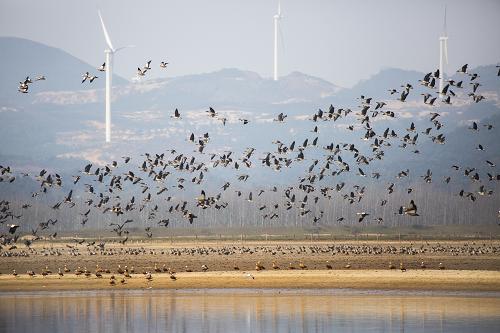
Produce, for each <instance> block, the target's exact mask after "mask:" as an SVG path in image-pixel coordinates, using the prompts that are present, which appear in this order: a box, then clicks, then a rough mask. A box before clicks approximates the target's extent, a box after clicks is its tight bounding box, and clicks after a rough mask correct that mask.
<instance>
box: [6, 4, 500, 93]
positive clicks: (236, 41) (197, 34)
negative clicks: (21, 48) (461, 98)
mask: <svg viewBox="0 0 500 333" xmlns="http://www.w3.org/2000/svg"><path fill="white" fill-rule="evenodd" d="M281 2H282V3H281V7H282V14H283V16H284V17H283V19H282V21H281V30H282V34H281V36H282V39H280V48H279V51H280V55H279V59H280V60H279V61H280V75H286V74H288V73H290V72H292V71H300V72H303V73H306V74H310V75H314V76H318V77H320V78H323V79H326V80H328V81H330V82H332V83H334V84H336V85H339V86H342V87H351V86H353V85H354V84H356V83H357V82H359V81H360V80H363V79H367V78H369V77H370V76H372V75H374V74H376V73H377V72H379V71H380V70H382V69H384V68H388V67H395V68H402V69H409V70H418V71H422V72H429V71H431V70H434V69H435V68H437V66H438V63H439V41H438V38H439V35H440V34H441V33H442V31H443V16H444V8H445V5H446V6H447V27H448V29H447V30H448V37H449V40H448V53H449V65H448V67H447V72H448V73H452V72H454V71H455V70H456V69H457V68H458V67H460V66H461V65H462V64H464V63H469V64H470V65H471V66H472V67H474V66H478V65H486V64H498V63H499V62H500V1H498V0H475V1H473V0H469V1H465V0H453V1H451V0H448V1H442V0H422V1H408V0H377V1H360V0H282V1H281ZM277 3H278V1H277V0H210V1H204V0H164V1H151V0H142V1H133V0H106V1H104V0H86V1H76V0H65V1H62V0H61V1H58V0H44V1H40V0H0V36H15V37H22V38H27V39H30V40H34V41H37V42H41V43H44V44H47V45H50V46H54V47H57V48H60V49H63V50H65V51H67V52H69V53H70V54H72V55H74V56H76V57H78V58H80V59H82V60H84V61H86V62H88V63H90V64H92V65H94V66H96V67H97V66H99V65H100V64H101V63H102V62H104V49H105V41H104V37H103V33H102V29H101V26H100V23H99V18H98V16H97V9H98V8H99V9H100V10H101V12H102V15H103V17H104V20H105V23H106V25H107V28H108V31H109V33H110V36H111V39H112V42H113V45H114V47H115V48H117V47H119V46H123V45H130V44H132V45H135V46H136V47H135V48H132V49H125V50H123V51H121V52H120V53H118V54H117V55H116V57H115V73H117V74H119V75H121V76H123V77H125V78H127V79H131V78H132V77H134V76H135V73H136V68H137V67H138V66H141V67H142V66H143V65H144V64H145V62H146V61H147V60H150V59H152V60H153V63H156V65H158V64H159V63H160V61H167V62H169V63H170V65H169V68H168V75H170V76H180V75H188V74H198V73H205V72H212V71H216V70H219V69H222V68H239V69H243V70H250V71H255V72H257V73H259V74H260V75H262V76H264V77H271V76H272V72H273V38H274V30H273V29H274V26H273V15H274V14H276V12H277ZM0 59H1V52H0ZM153 73H154V72H152V74H153ZM156 73H157V74H154V75H164V73H161V74H158V73H159V71H156Z"/></svg>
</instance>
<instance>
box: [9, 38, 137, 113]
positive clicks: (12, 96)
mask: <svg viewBox="0 0 500 333" xmlns="http://www.w3.org/2000/svg"><path fill="white" fill-rule="evenodd" d="M0 50H2V52H1V54H0V59H1V61H0V72H1V73H2V77H1V79H0V107H1V106H3V107H18V106H19V105H22V104H25V103H30V102H31V98H32V97H33V96H34V95H35V94H36V93H37V92H42V91H75V90H80V89H87V88H88V85H82V84H81V79H82V74H83V73H85V72H87V71H88V72H90V73H91V74H94V75H97V76H99V79H98V80H100V81H99V82H101V83H100V86H104V73H102V72H99V71H97V69H96V67H97V66H91V65H89V64H87V63H85V62H84V61H82V60H80V59H78V58H76V57H74V56H72V55H71V54H69V53H67V52H65V51H63V50H61V49H58V48H55V47H51V46H47V45H44V44H41V43H37V42H34V41H31V40H27V39H22V38H15V37H0ZM103 58H104V54H103ZM100 65H101V64H98V66H100ZM39 75H44V76H45V77H46V78H47V80H46V81H39V82H37V83H35V84H32V85H31V86H30V94H27V95H26V96H20V94H19V93H18V91H17V89H18V86H19V81H23V80H24V79H25V78H26V77H27V76H30V77H31V78H32V80H34V79H35V78H36V77H37V76H39ZM97 82H98V81H96V83H97ZM126 82H127V81H126V80H125V79H123V78H121V77H120V76H118V75H114V76H113V84H115V85H121V84H124V83H126Z"/></svg>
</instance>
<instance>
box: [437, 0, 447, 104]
mask: <svg viewBox="0 0 500 333" xmlns="http://www.w3.org/2000/svg"><path fill="white" fill-rule="evenodd" d="M445 62H446V64H448V33H447V32H446V7H444V24H443V34H442V35H441V37H439V95H440V96H441V97H443V94H442V91H443V84H444V63H445Z"/></svg>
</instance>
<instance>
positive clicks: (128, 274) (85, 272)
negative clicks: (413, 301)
mask: <svg viewBox="0 0 500 333" xmlns="http://www.w3.org/2000/svg"><path fill="white" fill-rule="evenodd" d="M417 266H418V268H420V269H422V270H425V269H429V268H431V267H428V265H426V264H425V262H424V261H423V260H422V261H420V263H417ZM271 268H272V270H275V271H277V270H307V269H308V266H307V265H306V264H305V263H304V262H303V261H302V260H299V262H298V264H297V265H295V264H293V263H292V262H290V263H288V264H287V265H285V266H280V265H279V264H278V263H277V262H276V261H272V264H271ZM335 268H337V269H351V268H352V264H351V263H350V261H347V262H346V263H345V265H343V266H339V267H334V264H333V263H332V262H330V261H329V260H326V262H324V264H323V266H322V267H320V269H325V270H333V269H335ZM387 268H388V269H390V270H394V269H396V266H395V265H394V264H393V263H392V261H389V264H388V267H387ZM436 268H437V269H439V270H444V269H445V266H444V264H443V263H442V262H440V263H439V264H438V265H437V267H435V268H434V269H436ZM399 269H400V270H401V271H402V272H406V271H407V269H408V266H407V265H405V264H404V262H403V261H400V263H399ZM431 269H432V268H431ZM208 270H209V268H208V266H207V265H206V264H202V265H201V266H200V269H199V270H197V271H198V272H207V271H208ZM233 270H234V271H240V267H239V266H238V265H237V264H234V265H233ZM263 270H266V266H265V265H264V264H263V263H262V262H261V261H260V260H259V261H257V262H256V263H255V271H257V272H259V271H263ZM182 271H183V272H186V273H191V272H193V270H192V269H191V268H189V266H187V265H186V266H185V267H184V268H183V269H182ZM153 272H154V273H155V274H156V273H158V274H161V273H166V274H168V275H169V277H170V279H171V280H173V281H176V280H177V279H178V276H177V275H176V274H177V271H176V270H175V269H173V268H170V267H167V266H166V265H165V264H164V265H163V266H162V267H158V265H157V264H156V263H155V264H154V268H153V269H152V270H143V271H142V275H143V276H144V278H145V279H146V281H147V282H151V281H152V280H153ZM11 274H12V276H14V277H16V278H17V277H20V275H19V273H18V272H17V271H16V270H15V269H14V270H12V273H11ZM65 274H74V275H75V276H83V277H86V278H90V277H92V276H94V277H95V278H97V279H102V278H103V277H104V274H110V276H109V284H110V285H116V281H117V278H116V277H115V274H117V275H118V276H119V277H121V278H120V283H121V284H126V283H127V279H132V278H133V275H132V274H134V275H135V276H137V273H136V272H135V269H134V267H133V266H132V267H130V268H128V266H127V265H125V266H124V267H123V268H122V267H121V265H118V268H117V269H116V273H113V272H112V271H111V270H110V269H106V268H102V267H100V266H99V264H97V265H96V268H95V270H93V271H92V270H89V269H87V267H83V268H82V267H80V266H78V267H77V268H75V269H74V271H71V269H69V268H68V267H67V265H64V268H62V269H61V267H59V268H58V271H57V276H58V278H62V277H64V276H65ZM243 274H244V276H245V277H249V278H251V279H255V276H254V275H252V274H251V273H247V272H243ZM26 275H28V276H29V277H31V278H35V277H36V276H37V273H36V272H35V271H34V270H28V271H26ZM39 275H41V276H42V277H47V276H50V275H53V272H52V271H51V270H50V269H49V267H48V266H45V268H43V269H42V271H41V272H40V273H39Z"/></svg>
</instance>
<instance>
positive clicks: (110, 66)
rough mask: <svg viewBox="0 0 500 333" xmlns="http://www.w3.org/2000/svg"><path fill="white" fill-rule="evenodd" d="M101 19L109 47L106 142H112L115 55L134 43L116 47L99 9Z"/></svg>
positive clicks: (107, 54) (107, 58)
mask: <svg viewBox="0 0 500 333" xmlns="http://www.w3.org/2000/svg"><path fill="white" fill-rule="evenodd" d="M97 13H98V14H99V19H100V20H101V25H102V31H103V32H104V39H105V40H106V44H107V45H108V48H107V49H106V50H104V53H105V54H106V142H111V88H112V86H111V79H112V78H113V56H114V55H115V53H117V52H118V51H120V50H123V49H125V48H127V47H133V45H129V46H123V47H119V48H117V49H115V48H114V47H113V44H112V43H111V38H109V34H108V30H107V29H106V26H105V25H104V20H103V19H102V15H101V12H100V11H99V10H98V11H97Z"/></svg>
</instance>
